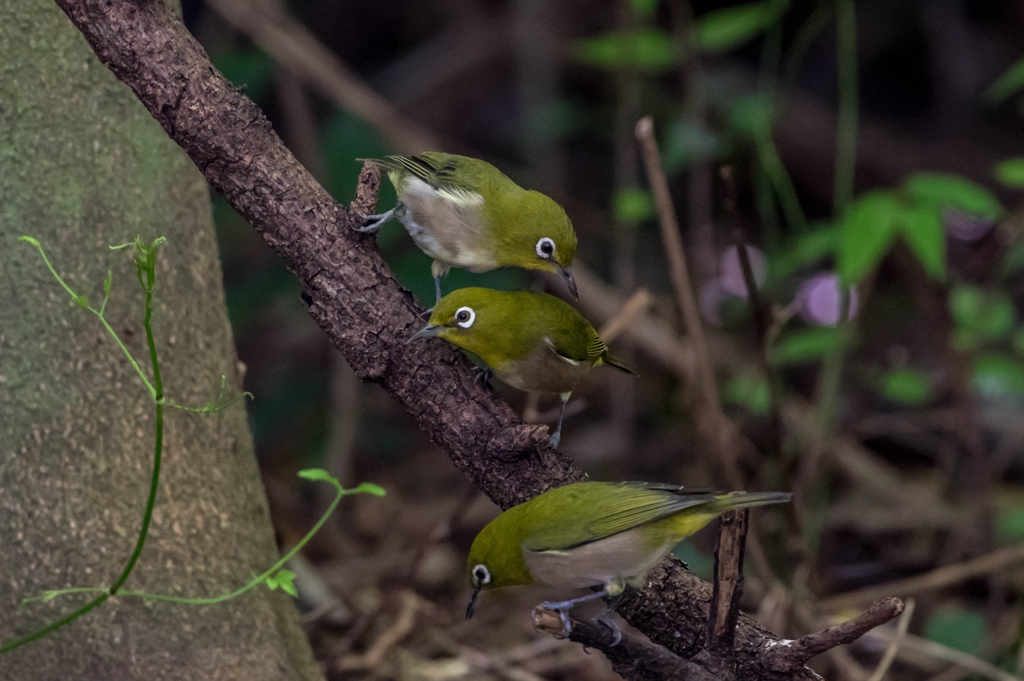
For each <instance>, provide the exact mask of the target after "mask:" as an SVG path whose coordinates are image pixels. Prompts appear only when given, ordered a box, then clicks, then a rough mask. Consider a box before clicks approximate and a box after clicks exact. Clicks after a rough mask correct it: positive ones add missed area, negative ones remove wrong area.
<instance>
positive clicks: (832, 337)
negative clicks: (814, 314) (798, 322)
mask: <svg viewBox="0 0 1024 681" xmlns="http://www.w3.org/2000/svg"><path fill="white" fill-rule="evenodd" d="M838 342H839V334H838V332H837V331H836V329H834V328H832V327H819V328H815V329H803V330H800V331H794V332H792V333H788V334H786V335H784V336H782V337H781V338H779V340H778V341H776V343H775V345H773V346H772V347H771V348H770V349H769V351H768V361H769V362H770V363H771V364H774V365H775V366H790V365H793V364H806V363H807V362H813V361H815V360H818V359H821V358H822V357H824V356H825V355H826V354H827V353H828V352H830V351H831V350H832V349H833V348H834V347H835V346H836V343H838Z"/></svg>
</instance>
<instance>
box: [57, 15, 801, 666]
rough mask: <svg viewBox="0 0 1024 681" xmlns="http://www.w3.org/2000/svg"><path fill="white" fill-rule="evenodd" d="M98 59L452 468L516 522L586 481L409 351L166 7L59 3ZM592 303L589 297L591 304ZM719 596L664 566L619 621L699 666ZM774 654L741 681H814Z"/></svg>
mask: <svg viewBox="0 0 1024 681" xmlns="http://www.w3.org/2000/svg"><path fill="white" fill-rule="evenodd" d="M56 1H57V4H58V5H59V6H60V7H61V8H63V9H64V11H65V12H66V13H67V14H68V16H69V17H71V20H72V21H73V22H74V23H75V25H76V26H78V28H79V29H80V30H81V31H82V32H83V33H84V34H85V36H86V39H87V40H88V41H89V43H90V44H91V45H92V47H93V49H94V51H95V52H96V54H97V55H98V56H99V58H100V59H101V60H102V61H103V62H104V63H105V64H107V66H108V67H109V68H110V69H111V70H112V71H113V72H114V73H115V74H116V75H117V76H118V78H120V79H121V80H123V81H124V82H125V83H126V84H127V85H128V86H129V87H131V88H132V90H133V91H134V92H135V94H136V95H137V96H138V97H139V98H140V100H142V102H143V104H145V106H146V108H147V109H149V111H150V112H151V113H152V114H153V116H154V117H155V118H156V119H157V121H159V122H160V124H161V125H162V126H163V127H164V129H165V130H166V131H167V133H168V134H169V135H170V136H171V137H172V138H173V139H174V141H176V142H177V143H178V144H179V145H181V146H182V148H184V149H185V151H186V152H187V153H188V155H189V157H190V158H192V160H193V161H194V162H195V163H196V165H197V166H198V167H199V169H200V170H201V171H202V172H203V174H204V175H205V176H206V179H207V180H208V181H209V182H210V184H211V185H213V186H214V187H215V188H216V189H217V190H218V191H220V192H222V193H223V194H224V195H225V197H226V198H227V199H228V201H229V202H230V203H231V204H232V205H233V206H234V207H235V208H236V209H237V210H238V211H239V212H240V213H241V214H242V215H244V216H245V217H246V219H247V220H248V221H249V223H250V224H251V225H252V226H253V228H254V229H256V230H257V231H258V232H259V233H260V234H261V235H262V236H263V238H264V239H265V240H266V241H267V243H268V244H269V245H270V246H271V248H273V249H274V250H275V252H276V253H277V254H278V255H280V256H281V257H282V258H283V259H284V260H285V262H286V264H287V265H288V267H289V268H290V269H291V270H292V271H293V272H294V273H295V274H296V276H298V277H299V279H300V280H301V282H302V284H303V286H304V287H305V289H306V292H307V294H308V296H309V299H310V301H311V302H310V314H311V315H312V317H313V319H314V320H315V321H316V322H317V323H318V324H319V325H320V327H321V328H322V329H323V330H324V332H325V333H326V334H327V335H328V336H329V337H330V338H331V341H332V342H333V343H334V345H335V346H336V347H338V348H339V349H340V350H341V351H342V353H343V354H344V355H345V358H346V359H347V360H348V362H349V363H350V364H351V365H352V367H353V369H354V370H355V372H356V373H357V375H359V376H360V377H361V378H363V379H364V380H373V381H376V382H378V383H379V384H381V385H382V386H383V387H384V389H385V390H387V391H388V393H390V394H391V396H392V397H394V398H395V399H396V400H397V401H398V402H399V403H401V404H402V405H403V407H405V408H406V409H407V410H408V411H409V412H410V413H411V414H412V415H413V416H414V417H415V418H416V420H417V421H418V423H419V425H420V427H422V428H423V429H424V431H426V432H427V433H428V434H429V435H430V437H431V438H432V439H433V441H434V442H436V443H437V444H438V445H439V446H441V447H442V448H443V449H444V450H445V452H446V453H447V454H448V456H449V457H450V458H451V460H452V462H453V463H454V464H455V465H456V466H458V467H459V468H460V469H461V470H462V471H463V472H465V473H466V474H467V475H468V476H469V477H470V478H471V479H472V480H473V482H474V483H475V484H476V485H477V486H478V487H479V488H480V489H482V490H484V491H485V492H486V493H487V494H488V495H489V496H490V497H491V498H492V499H493V500H494V501H495V502H496V503H498V504H499V505H500V506H502V507H504V508H507V507H509V506H511V505H513V504H516V503H518V502H521V501H523V500H525V499H528V498H530V497H533V496H535V495H536V494H539V493H540V492H542V491H544V490H546V489H548V488H550V487H553V486H557V485H561V484H565V483H567V482H571V481H574V480H580V479H582V478H583V477H584V474H583V472H582V471H581V470H580V469H579V468H578V467H577V466H576V465H575V464H574V463H573V462H572V461H570V460H569V459H567V458H566V457H563V456H561V455H560V454H558V453H557V452H555V451H553V450H551V449H550V448H548V447H547V446H546V444H545V443H546V429H545V428H543V427H536V426H526V425H523V424H521V423H520V422H519V421H518V419H517V418H516V416H515V414H514V413H513V412H512V411H511V409H510V408H509V407H508V406H507V405H506V404H505V403H503V402H502V401H501V400H500V399H498V397H497V396H496V395H495V393H493V391H490V390H488V389H486V388H484V387H481V386H479V385H477V384H476V383H475V382H474V380H473V375H472V373H471V372H470V371H469V370H468V369H469V367H470V364H469V363H468V361H467V360H466V359H464V358H463V357H462V355H461V354H459V353H458V352H456V351H455V350H454V349H453V348H451V347H450V346H448V345H447V344H445V343H442V342H433V343H431V342H426V343H414V344H411V345H406V339H407V338H408V337H409V336H410V335H411V334H412V333H413V331H414V330H415V329H416V328H418V326H420V325H421V324H422V319H420V318H418V315H419V313H420V310H419V308H417V306H416V305H415V304H414V302H413V300H412V298H411V296H410V295H409V294H408V292H406V291H404V290H402V289H401V288H400V287H399V286H398V285H397V283H396V281H395V279H394V277H393V276H392V275H391V273H390V271H389V269H388V268H387V266H386V265H385V264H384V262H383V261H382V260H381V258H380V256H379V255H378V253H377V251H376V249H375V248H374V244H373V239H372V237H366V236H361V235H359V234H357V233H355V232H354V231H353V227H355V226H357V225H358V224H360V223H361V220H360V219H359V218H358V217H356V216H351V217H350V215H349V213H348V212H346V210H345V209H344V208H343V207H341V206H339V205H338V204H337V203H336V202H335V201H334V200H333V199H332V198H331V197H330V196H329V195H328V194H327V193H326V192H325V191H324V190H323V188H321V187H320V186H319V185H318V184H317V183H316V182H315V181H314V180H313V178H312V177H311V176H310V175H309V173H307V172H306V171H305V170H304V169H303V168H302V167H301V166H300V165H299V164H298V163H297V162H296V161H295V159H294V157H293V156H292V155H291V154H290V153H289V152H288V151H287V149H286V148H285V147H284V146H283V145H282V143H281V141H280V139H279V138H278V137H277V135H275V134H274V133H273V131H272V130H271V128H270V125H269V123H268V122H267V121H266V119H265V118H264V117H263V115H262V114H261V112H260V111H259V109H258V108H257V107H256V106H255V105H254V104H253V103H252V102H251V101H250V100H248V99H247V98H246V97H244V96H243V95H241V94H240V93H239V92H238V91H237V90H236V89H234V88H232V87H231V85H230V83H228V82H227V81H226V80H225V79H224V78H223V77H222V76H221V75H220V74H219V73H218V72H217V71H216V70H215V69H214V68H213V67H212V66H211V64H210V62H209V59H208V58H207V57H206V55H205V53H204V52H203V50H202V48H201V47H200V46H199V44H198V43H197V42H196V41H195V40H194V39H193V38H192V36H191V35H189V34H188V32H187V31H186V30H185V28H184V26H182V25H181V23H180V22H179V21H178V20H177V18H176V17H174V15H173V14H172V13H171V12H170V11H169V10H167V8H166V7H165V6H164V5H163V4H162V3H161V2H158V1H156V0H146V1H141V0H134V1H133V0H56ZM378 181H379V176H378V174H377V173H376V172H374V171H373V170H372V169H364V173H363V176H362V182H361V186H360V188H359V194H358V196H357V200H356V203H355V205H354V206H353V213H365V212H370V211H371V209H372V207H373V204H374V202H375V196H376V189H377V182H378ZM581 295H582V296H586V295H587V292H586V291H585V290H583V291H581ZM710 598H711V585H709V584H707V583H706V582H703V581H701V580H699V579H698V578H696V577H695V576H693V575H692V574H690V573H689V572H687V571H686V570H684V569H683V568H682V567H681V566H680V564H679V563H678V562H673V561H666V563H664V564H662V565H661V566H660V567H658V568H657V569H655V570H654V571H652V574H651V579H650V585H649V586H648V587H647V588H646V589H644V590H642V591H641V592H640V593H639V594H638V596H637V597H635V598H633V599H632V601H631V602H630V603H628V604H627V605H626V606H624V607H623V608H622V610H621V612H622V614H623V615H624V616H625V617H626V618H627V619H628V620H629V622H630V623H631V624H633V625H634V626H636V627H637V628H638V629H639V630H641V631H642V632H644V633H645V634H647V635H648V636H650V637H651V639H652V640H654V641H656V642H658V643H661V644H664V645H665V646H666V647H668V648H669V649H670V650H672V651H673V652H675V653H677V654H679V655H681V656H683V657H686V658H689V657H692V656H693V655H694V654H696V653H697V652H698V651H699V650H700V646H701V644H702V640H703V637H704V630H705V627H706V622H707V616H708V602H709V600H710ZM773 642H774V639H773V637H771V635H770V634H768V632H766V631H765V630H763V629H762V628H760V627H759V626H758V625H757V624H756V623H754V622H753V621H752V620H750V619H749V618H747V617H741V618H740V622H739V629H738V631H737V641H736V650H737V676H738V677H739V678H741V679H765V678H779V679H781V678H794V679H796V678H800V679H808V678H815V675H814V674H813V673H812V672H810V670H807V669H806V668H801V669H799V670H797V671H796V672H792V673H788V672H787V673H785V674H779V673H775V672H774V671H772V670H768V669H765V668H764V667H762V664H761V660H760V657H759V655H760V653H761V652H762V651H763V650H764V649H765V647H766V646H769V645H770V644H771V643H773Z"/></svg>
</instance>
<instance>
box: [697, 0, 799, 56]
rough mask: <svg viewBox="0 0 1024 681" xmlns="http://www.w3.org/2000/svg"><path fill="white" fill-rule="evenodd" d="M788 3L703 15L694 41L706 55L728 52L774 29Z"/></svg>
mask: <svg viewBox="0 0 1024 681" xmlns="http://www.w3.org/2000/svg"><path fill="white" fill-rule="evenodd" d="M786 4H787V3H779V2H772V0H762V2H752V3H749V4H746V5H736V6H734V7H726V8H725V9H718V10H714V11H711V12H708V13H706V14H702V15H701V16H699V17H697V18H696V20H695V21H694V26H693V30H694V41H695V43H696V45H697V49H699V50H702V51H704V52H725V51H726V50H731V49H732V48H734V47H739V46H740V45H742V44H743V43H745V42H747V41H749V40H752V39H753V38H754V37H756V36H757V35H759V34H760V33H763V32H764V31H766V30H768V29H769V28H771V27H772V26H773V25H774V24H775V22H776V21H778V20H779V17H780V16H781V15H782V13H783V12H784V11H785V7H786Z"/></svg>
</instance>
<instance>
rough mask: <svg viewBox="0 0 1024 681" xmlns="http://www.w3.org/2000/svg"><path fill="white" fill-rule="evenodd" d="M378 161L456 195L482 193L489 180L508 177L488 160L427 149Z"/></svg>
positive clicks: (381, 164) (388, 167) (382, 164)
mask: <svg viewBox="0 0 1024 681" xmlns="http://www.w3.org/2000/svg"><path fill="white" fill-rule="evenodd" d="M377 163H378V164H379V165H380V166H381V167H382V168H385V169H387V170H398V171H402V172H406V173H409V174H410V175H412V176H414V177H417V178H419V179H421V180H423V181H424V182H426V183H427V184H428V185H430V186H431V187H433V188H434V189H437V190H438V191H441V192H447V193H450V194H454V195H456V196H457V195H459V194H466V193H480V191H481V189H482V188H483V185H484V184H485V183H486V182H487V180H488V179H494V176H498V177H501V178H504V176H503V175H502V174H501V172H500V171H499V170H498V169H497V168H495V167H494V166H492V165H491V164H490V163H487V162H486V161H481V160H479V159H475V158H470V157H468V156H458V155H456V154H445V153H442V152H439V151H425V152H423V153H421V154H419V155H417V156H388V157H386V158H384V159H381V160H378V161H377Z"/></svg>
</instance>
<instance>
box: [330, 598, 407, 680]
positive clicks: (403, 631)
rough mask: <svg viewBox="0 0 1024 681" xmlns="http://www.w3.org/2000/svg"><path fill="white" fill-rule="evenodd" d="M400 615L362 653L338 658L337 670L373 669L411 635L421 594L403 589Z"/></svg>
mask: <svg viewBox="0 0 1024 681" xmlns="http://www.w3.org/2000/svg"><path fill="white" fill-rule="evenodd" d="M400 601H401V605H400V609H399V611H398V616H397V617H395V621H394V622H393V623H392V624H391V626H390V627H388V628H387V629H385V630H384V633H382V634H381V635H380V637H378V638H377V640H376V641H374V642H373V645H371V646H370V648H369V649H368V650H367V651H366V652H365V653H363V654H361V655H349V656H346V657H343V658H341V659H340V660H338V663H337V665H336V666H335V669H336V670H337V671H340V672H341V671H356V670H372V669H375V668H376V667H377V665H379V664H380V662H381V660H382V659H384V656H385V655H386V654H387V653H388V651H389V650H391V649H392V648H393V647H395V646H396V645H397V644H398V642H399V641H401V640H402V639H403V638H405V637H406V636H408V635H409V632H411V631H412V629H413V627H414V626H415V625H416V613H417V612H418V611H419V608H420V599H419V596H417V595H416V594H414V593H413V592H411V591H403V592H402V593H401V597H400Z"/></svg>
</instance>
